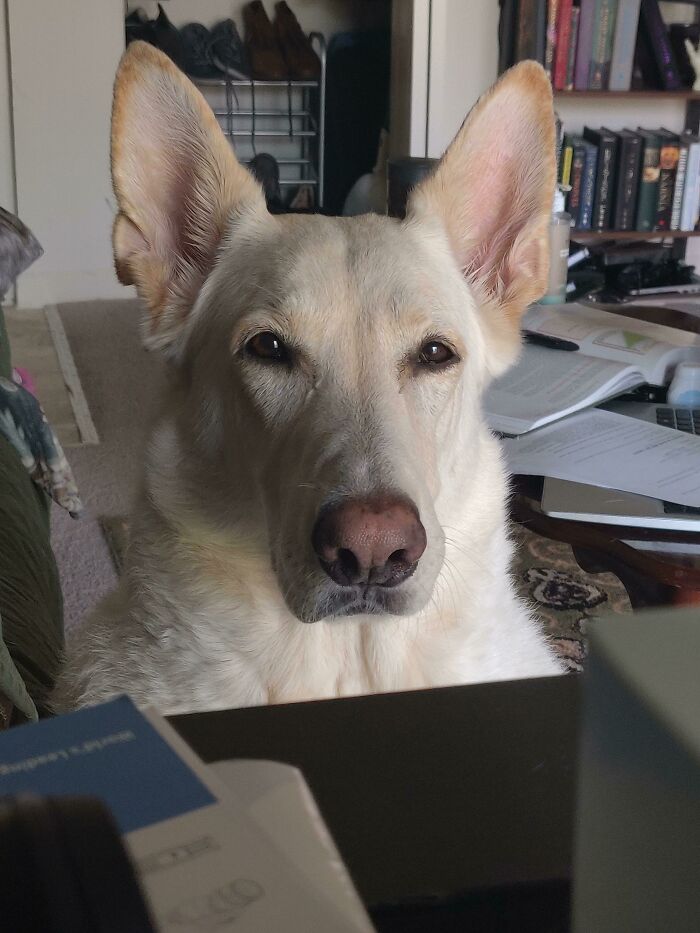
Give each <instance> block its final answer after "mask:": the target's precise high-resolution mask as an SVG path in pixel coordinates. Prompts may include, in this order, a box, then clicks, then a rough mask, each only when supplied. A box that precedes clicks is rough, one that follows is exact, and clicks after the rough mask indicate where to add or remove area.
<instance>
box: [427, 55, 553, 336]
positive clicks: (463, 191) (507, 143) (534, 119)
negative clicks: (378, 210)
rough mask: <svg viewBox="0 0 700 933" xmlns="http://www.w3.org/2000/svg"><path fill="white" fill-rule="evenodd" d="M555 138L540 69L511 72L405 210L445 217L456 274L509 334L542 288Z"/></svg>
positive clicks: (483, 102) (527, 67) (547, 90)
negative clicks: (493, 307)
mask: <svg viewBox="0 0 700 933" xmlns="http://www.w3.org/2000/svg"><path fill="white" fill-rule="evenodd" d="M554 135H555V134H554V112H553V109H552V89H551V85H550V83H549V80H548V78H547V76H546V74H545V71H544V69H543V68H542V67H541V65H538V64H537V63H536V62H529V61H528V62H523V63H521V64H520V65H516V66H515V67H514V68H511V69H510V71H507V72H506V73H505V75H503V77H502V78H501V79H500V80H499V81H498V83H497V84H495V85H494V87H493V88H491V90H490V91H488V92H487V93H486V94H485V95H484V96H483V97H482V98H481V99H480V100H479V101H478V103H477V104H476V106H475V107H474V108H473V109H472V111H471V113H470V114H469V116H468V117H467V119H466V120H465V121H464V123H463V125H462V127H461V129H460V131H459V133H458V134H457V136H456V137H455V139H454V141H453V142H452V144H451V145H450V146H449V148H448V149H447V151H446V152H445V154H444V156H443V157H442V159H441V161H440V162H439V164H438V166H437V167H436V169H435V171H434V172H433V173H432V174H431V175H430V177H429V178H427V179H426V180H425V181H424V182H423V183H422V184H421V185H419V186H418V187H417V188H416V189H415V191H414V192H413V193H412V195H411V199H410V203H409V216H414V217H418V218H420V217H422V216H425V215H426V214H432V215H436V216H438V217H439V218H440V219H441V221H442V223H443V225H444V227H445V229H446V231H447V234H448V237H449V240H450V243H451V246H452V249H453V252H454V254H455V257H456V259H457V262H458V263H459V266H460V268H461V269H462V270H463V271H464V274H465V275H466V276H467V277H468V278H469V281H470V282H471V283H472V284H473V285H474V286H476V288H477V290H478V292H480V294H481V297H482V298H486V299H487V300H488V299H491V300H493V299H495V300H496V301H497V303H498V305H499V307H500V311H501V315H502V316H504V317H505V319H506V320H507V321H508V322H509V323H512V325H513V329H514V330H515V329H516V328H517V325H518V321H519V317H520V315H521V313H522V312H523V311H524V310H525V308H526V307H527V305H528V304H529V303H531V302H533V301H536V300H537V299H538V298H540V297H541V296H542V294H543V293H544V291H545V288H546V286H547V274H548V268H549V262H548V248H547V226H548V223H549V218H550V215H551V212H552V198H553V195H554V182H555V171H556V170H555V139H554ZM490 303H491V302H489V304H490Z"/></svg>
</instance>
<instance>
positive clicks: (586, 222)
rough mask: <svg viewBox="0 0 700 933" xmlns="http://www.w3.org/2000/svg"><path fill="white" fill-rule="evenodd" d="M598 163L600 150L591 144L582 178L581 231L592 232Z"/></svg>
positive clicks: (587, 148) (588, 148)
mask: <svg viewBox="0 0 700 933" xmlns="http://www.w3.org/2000/svg"><path fill="white" fill-rule="evenodd" d="M597 162H598V149H597V148H596V146H594V145H592V144H589V145H587V146H586V155H585V162H584V166H583V177H582V178H581V211H580V214H579V229H580V230H590V229H591V222H592V220H593V199H594V196H595V177H596V164H597Z"/></svg>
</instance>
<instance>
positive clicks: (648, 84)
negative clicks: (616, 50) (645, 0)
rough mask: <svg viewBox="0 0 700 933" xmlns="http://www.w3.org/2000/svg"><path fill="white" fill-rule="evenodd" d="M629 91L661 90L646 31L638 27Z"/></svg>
mask: <svg viewBox="0 0 700 933" xmlns="http://www.w3.org/2000/svg"><path fill="white" fill-rule="evenodd" d="M630 90H633V91H646V90H662V85H661V78H660V77H659V70H658V68H657V67H656V59H655V58H654V53H653V52H652V50H651V45H650V43H649V39H648V36H647V34H646V30H645V29H642V27H641V11H640V27H639V29H638V30H637V42H636V44H635V46H634V61H633V62H632V85H631V88H630Z"/></svg>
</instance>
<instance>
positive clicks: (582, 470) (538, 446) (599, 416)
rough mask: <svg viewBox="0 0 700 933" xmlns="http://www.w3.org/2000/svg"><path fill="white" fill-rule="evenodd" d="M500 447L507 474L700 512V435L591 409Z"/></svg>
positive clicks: (503, 442) (509, 439)
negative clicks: (585, 485) (573, 484)
mask: <svg viewBox="0 0 700 933" xmlns="http://www.w3.org/2000/svg"><path fill="white" fill-rule="evenodd" d="M501 443H502V445H503V450H504V452H505V455H506V459H507V463H508V468H509V470H510V471H511V473H522V474H526V475H531V476H552V477H555V478H557V479H566V480H573V481H574V482H577V483H588V484H589V485H591V486H603V487H605V488H607V489H620V490H622V491H623V492H634V493H638V494H639V495H642V496H651V497H653V498H655V499H663V500H665V501H668V502H676V503H679V504H680V505H690V506H694V507H696V508H700V437H698V436H696V435H694V434H684V433H683V432H682V431H673V430H670V429H669V428H665V427H661V426H660V425H657V424H652V423H650V422H646V421H641V420H639V419H637V418H627V417H625V416H624V415H618V414H616V413H614V412H610V411H601V410H600V409H592V410H587V411H584V412H579V413H578V414H576V415H574V416H573V417H570V418H565V419H564V420H563V421H558V422H557V423H556V424H551V425H547V426H546V427H544V428H540V429H539V430H538V431H535V432H533V433H531V434H526V435H524V436H521V437H516V438H505V439H504V440H503V441H502V442H501Z"/></svg>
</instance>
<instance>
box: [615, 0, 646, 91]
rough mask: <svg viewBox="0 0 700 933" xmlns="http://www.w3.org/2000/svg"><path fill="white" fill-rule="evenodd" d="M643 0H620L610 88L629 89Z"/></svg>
mask: <svg viewBox="0 0 700 933" xmlns="http://www.w3.org/2000/svg"><path fill="white" fill-rule="evenodd" d="M640 2H641V0H619V6H618V8H617V20H616V22H615V38H614V40H613V50H612V59H611V61H610V80H609V82H608V90H610V91H629V89H630V85H631V83H632V63H633V61H634V47H635V43H636V41H637V28H638V26H639V6H640Z"/></svg>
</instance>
